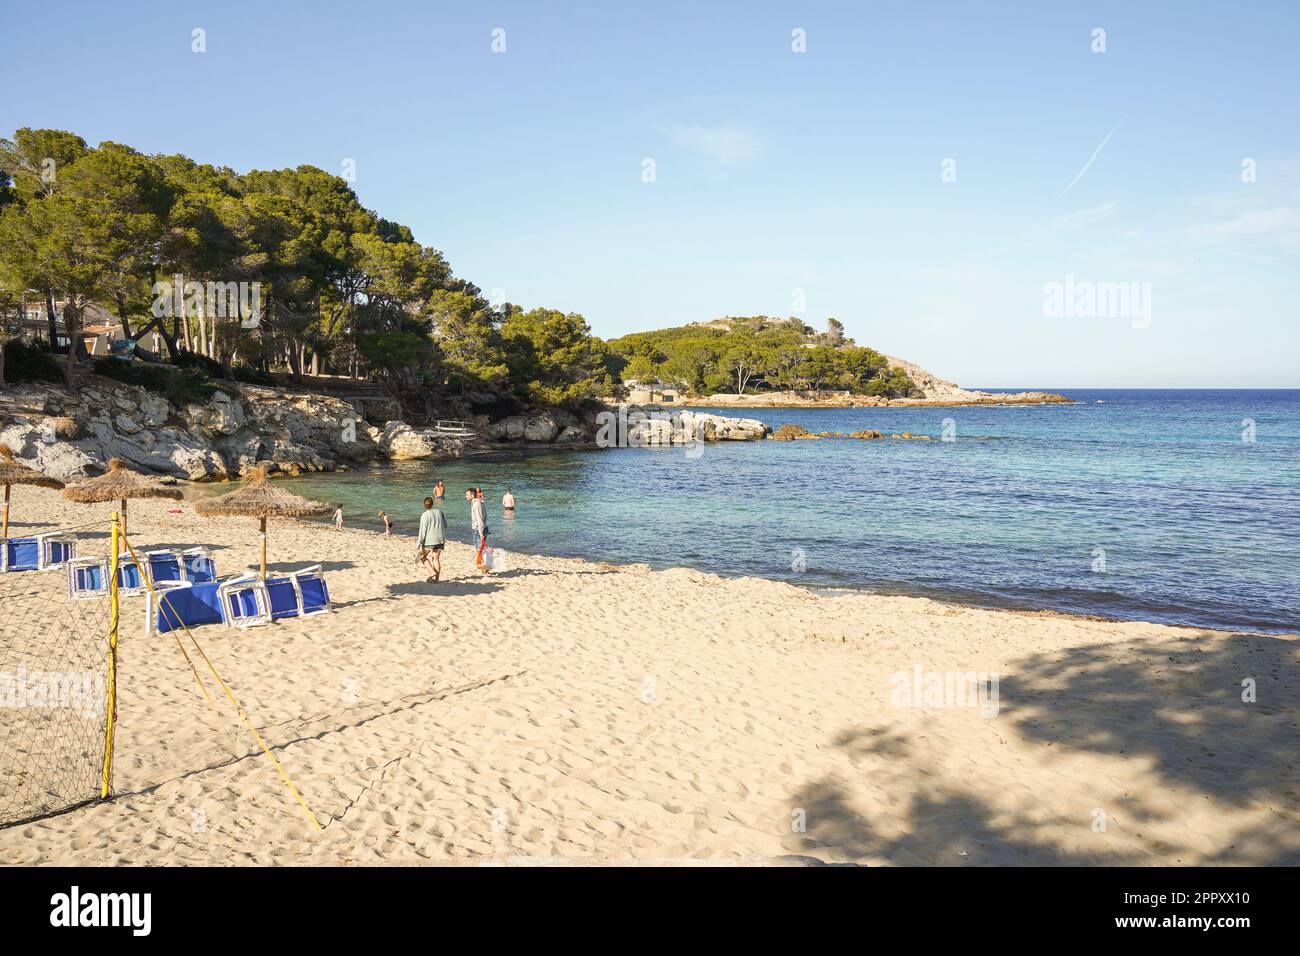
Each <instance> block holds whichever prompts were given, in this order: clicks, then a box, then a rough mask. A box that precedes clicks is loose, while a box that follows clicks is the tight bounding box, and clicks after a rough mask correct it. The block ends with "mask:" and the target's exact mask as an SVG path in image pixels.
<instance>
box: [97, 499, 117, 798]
mask: <svg viewBox="0 0 1300 956" xmlns="http://www.w3.org/2000/svg"><path fill="white" fill-rule="evenodd" d="M121 522H122V518H121V515H120V514H119V513H118V512H116V511H114V512H113V530H112V533H111V534H110V538H111V539H112V540H111V542H110V547H109V549H108V553H109V558H108V566H109V567H108V699H107V701H106V708H107V713H106V715H105V721H104V774H103V777H102V778H101V780H100V786H99V799H101V800H107V799H108V790H109V783H110V782H111V780H112V777H113V726H114V724H115V723H116V722H117V624H118V596H117V571H118V554H117V550H118V547H119V546H120V536H121V530H122V529H121Z"/></svg>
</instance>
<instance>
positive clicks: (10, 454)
mask: <svg viewBox="0 0 1300 956" xmlns="http://www.w3.org/2000/svg"><path fill="white" fill-rule="evenodd" d="M0 484H2V485H4V486H5V514H4V530H3V531H0V541H8V540H9V486H10V485H35V486H36V487H38V488H62V487H63V482H61V481H59V480H58V479H57V478H47V477H45V475H42V474H41V473H40V472H39V471H37V470H36V469H35V468H28V467H27V466H26V465H24V464H23V463H22V462H20V461H14V450H13V449H12V448H10V447H9V446H8V445H0Z"/></svg>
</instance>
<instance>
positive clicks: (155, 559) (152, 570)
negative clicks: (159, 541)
mask: <svg viewBox="0 0 1300 956" xmlns="http://www.w3.org/2000/svg"><path fill="white" fill-rule="evenodd" d="M145 560H147V561H148V562H149V575H150V577H151V578H152V579H153V582H154V584H158V583H160V582H162V581H184V580H185V579H186V578H185V562H184V560H183V559H182V558H181V553H180V552H179V551H172V550H171V549H169V548H159V549H157V550H156V551H147V552H145Z"/></svg>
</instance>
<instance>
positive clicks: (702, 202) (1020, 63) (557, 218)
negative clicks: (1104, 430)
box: [0, 0, 1300, 387]
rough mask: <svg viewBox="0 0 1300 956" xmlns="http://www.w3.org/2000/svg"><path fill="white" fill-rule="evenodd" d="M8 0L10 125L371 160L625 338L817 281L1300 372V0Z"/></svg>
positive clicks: (917, 325)
mask: <svg viewBox="0 0 1300 956" xmlns="http://www.w3.org/2000/svg"><path fill="white" fill-rule="evenodd" d="M0 10H2V11H3V20H2V21H0V63H3V64H4V66H3V71H4V77H5V79H4V87H5V88H4V91H3V94H2V95H0V135H3V136H8V135H11V134H12V131H13V130H14V129H15V128H17V127H20V126H48V127H58V128H63V129H69V130H73V131H75V132H77V133H79V134H80V135H82V136H84V137H85V138H86V139H87V140H89V141H90V142H92V143H98V142H99V141H101V140H104V139H112V140H116V141H119V142H124V143H128V144H130V145H132V146H134V147H136V148H137V149H141V150H144V151H146V152H183V153H186V154H189V155H191V156H193V157H195V158H196V159H198V160H200V161H203V162H210V163H216V164H225V165H230V166H232V167H234V168H236V169H238V170H241V171H242V170H246V169H249V168H274V167H281V166H294V165H298V164H302V163H310V164H314V165H317V166H320V167H322V168H324V169H326V170H330V171H333V172H341V171H342V168H343V166H342V164H343V162H344V160H345V159H349V158H350V159H354V160H355V161H356V169H357V179H356V183H355V187H356V190H357V192H358V194H359V195H360V197H361V199H362V201H363V202H364V203H365V204H366V205H368V206H370V207H371V208H373V209H375V210H376V211H378V212H379V213H380V214H382V215H384V216H386V217H388V218H390V219H395V220H397V221H399V222H403V223H406V224H407V225H409V226H411V228H412V229H413V230H414V231H415V235H416V237H417V238H418V239H419V240H420V241H421V242H424V243H426V244H428V245H432V246H435V247H437V248H439V249H441V250H442V251H443V252H444V253H445V254H446V256H447V257H448V259H449V260H450V262H451V264H452V266H453V268H454V269H455V270H456V272H457V273H458V274H459V275H463V276H465V277H466V278H468V279H470V280H472V281H473V282H475V283H477V284H478V285H479V286H481V287H482V288H484V289H485V290H491V289H494V288H500V289H502V290H504V293H505V295H506V297H507V298H509V299H510V301H513V302H518V303H521V304H522V305H524V306H526V307H532V306H536V305H546V306H550V307H553V308H560V309H564V310H568V311H575V312H581V313H582V314H583V315H585V316H586V317H587V319H588V321H589V322H590V323H591V325H592V327H593V329H594V330H595V331H596V332H597V333H598V334H600V335H604V336H614V335H618V334H621V333H624V332H628V331H634V330H638V329H647V328H654V327H658V326H664V325H670V324H679V323H684V322H689V321H697V320H705V319H710V318H714V317H716V316H719V315H725V314H732V315H751V314H760V313H762V314H769V315H789V314H791V313H792V311H793V309H794V306H795V304H796V302H795V296H796V291H795V290H800V289H801V290H803V294H804V296H805V297H806V303H807V308H806V311H805V312H803V313H801V317H802V318H804V319H805V320H806V321H808V322H810V323H812V324H814V325H818V326H821V325H822V323H823V322H824V319H825V317H826V316H828V315H834V316H837V317H838V318H839V319H841V321H843V322H844V323H845V325H846V327H847V329H848V332H849V334H850V335H853V336H854V337H855V338H857V340H858V341H859V343H861V344H865V345H871V346H873V347H875V348H879V349H881V350H883V351H886V352H889V353H891V354H895V355H901V356H903V357H906V358H909V359H912V360H914V361H917V362H919V363H920V364H922V365H924V366H927V367H928V368H930V369H932V370H933V371H935V372H937V373H939V374H941V375H944V376H946V377H950V378H954V379H956V380H958V381H959V382H961V383H962V384H965V385H974V386H979V385H985V386H1057V387H1068V386H1087V385H1100V386H1107V385H1115V386H1123V385H1132V386H1139V385H1147V386H1181V385H1189V386H1193V385H1201V386H1225V387H1226V386H1243V385H1261V386H1300V359H1298V357H1300V331H1298V326H1300V309H1298V304H1300V268H1297V265H1298V263H1300V122H1297V120H1298V119H1300V115H1298V114H1300V79H1298V77H1300V70H1298V69H1297V66H1296V63H1297V52H1296V51H1297V50H1300V3H1296V2H1294V0H1279V2H1232V3H1230V2H1221V3H1197V2H1150V0H1148V2H1142V3H1131V2H1125V3H1083V2H1079V3H1047V2H1023V3H1021V2H988V3H981V4H974V3H967V2H916V3H872V4H868V3H853V2H844V3H830V2H827V3H814V4H806V3H804V4H797V3H745V4H741V3H734V4H722V3H718V4H714V3H708V4H706V3H698V2H697V3H676V2H663V0H656V2H654V3H645V4H637V3H610V2H600V3H597V2H589V3H582V2H542V0H529V2H522V3H480V2H475V3H471V2H463V3H438V2H429V0H424V2H411V3H398V2H392V3H384V2H379V0H375V2H369V3H366V2H359V0H353V2H345V3H332V2H324V0H318V2H311V3H305V2H304V3H289V2H268V0H261V2H256V3H246V2H238V0H236V2H226V0H223V2H211V0H204V2H169V3H126V2H124V3H112V4H109V3H99V2H95V3H90V2H85V3H79V4H74V3H62V2H51V0H46V2H42V3H28V2H24V3H18V2H14V0H0ZM196 27H201V28H203V29H204V30H206V41H207V52H206V53H203V54H196V53H193V52H191V31H192V30H193V29H194V28H196ZM1097 27H1101V28H1104V29H1105V30H1106V52H1104V53H1094V52H1093V50H1092V45H1093V40H1092V31H1093V29H1094V28H1097ZM495 28H503V29H504V30H505V31H506V32H505V41H506V50H505V52H504V53H494V52H493V51H492V49H491V43H492V36H491V33H492V31H493V29H495ZM795 28H801V29H803V30H805V31H806V36H807V52H806V53H802V54H798V53H794V52H792V50H791V42H792V41H791V31H792V30H794V29H795ZM1108 134H1110V137H1109V139H1106V137H1107V135H1108ZM1103 141H1105V145H1104V146H1102V147H1101V149H1100V151H1099V152H1097V150H1098V147H1099V145H1100V144H1102V143H1103ZM1094 153H1096V155H1095V158H1093V159H1092V163H1091V165H1090V166H1088V167H1087V169H1086V172H1083V175H1081V176H1079V175H1078V174H1079V173H1080V172H1081V170H1083V169H1084V167H1085V165H1086V164H1087V163H1088V161H1089V159H1090V157H1094ZM647 158H649V159H653V160H654V161H655V173H656V180H655V182H653V183H646V182H643V181H642V163H643V160H645V159H647ZM946 158H952V159H954V160H955V161H956V181H955V182H950V183H945V182H943V181H942V178H941V163H942V162H943V160H944V159H946ZM1246 158H1249V159H1253V160H1255V162H1256V164H1257V166H1256V169H1257V179H1256V181H1255V182H1254V183H1243V182H1242V168H1241V164H1242V160H1243V159H1246ZM1076 177H1077V178H1076ZM1067 274H1073V275H1074V276H1075V278H1076V280H1077V281H1092V282H1103V281H1113V282H1118V281H1135V282H1149V283H1150V289H1151V315H1150V324H1149V326H1147V327H1144V328H1135V327H1134V322H1131V321H1128V320H1125V319H1122V318H1091V319H1085V318H1048V317H1046V316H1045V315H1044V306H1043V302H1044V291H1043V290H1044V284H1045V283H1048V282H1053V281H1057V282H1063V281H1064V279H1065V276H1066V275H1067ZM1138 324H1141V323H1140V322H1139V323H1138Z"/></svg>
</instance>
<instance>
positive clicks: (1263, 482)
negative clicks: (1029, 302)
mask: <svg viewBox="0 0 1300 956" xmlns="http://www.w3.org/2000/svg"><path fill="white" fill-rule="evenodd" d="M1068 394H1069V395H1070V396H1071V397H1072V398H1075V399H1077V400H1078V402H1079V404H1077V405H1071V406H1042V407H1036V406H1028V407H1026V406H1007V407H979V408H941V409H901V408H895V409H849V410H842V409H825V410H805V409H788V410H781V409H776V410H774V409H761V410H754V411H752V412H739V411H738V412H733V413H732V414H748V415H752V416H753V417H756V418H761V419H763V420H764V421H767V422H770V423H771V424H772V425H773V426H779V425H780V424H782V423H784V422H798V423H800V424H803V425H806V426H807V427H808V428H810V429H812V430H814V431H842V432H848V431H854V430H857V429H861V428H878V429H881V430H883V431H885V432H886V433H889V432H895V431H897V432H901V431H911V432H913V433H914V434H928V435H933V436H935V437H936V439H937V438H939V437H940V436H941V435H942V433H943V431H944V427H945V421H944V420H945V419H950V420H951V429H952V430H953V431H954V432H955V438H956V440H955V441H952V442H945V441H938V440H936V441H932V442H915V441H888V440H885V441H857V440H830V439H823V440H820V441H798V442H789V443H786V442H781V443H778V442H749V443H740V442H737V443H719V444H710V445H707V446H705V449H704V453H703V454H702V455H701V456H699V457H689V456H688V455H687V454H686V453H685V452H684V451H683V450H681V449H675V450H669V449H663V450H650V449H618V450H611V451H604V452H594V453H557V454H547V455H544V456H540V457H532V458H528V459H524V460H514V461H496V462H463V463H451V464H447V463H441V464H437V465H412V466H407V467H391V468H384V469H376V470H374V471H367V472H361V473H352V474H347V475H338V476H324V477H316V478H301V479H294V480H292V481H290V482H286V486H288V487H291V488H292V490H294V491H297V492H299V493H301V494H306V495H310V496H312V497H316V498H319V499H321V500H327V501H331V502H340V501H341V502H343V503H344V505H345V511H346V513H347V520H348V522H349V523H350V524H353V525H362V526H368V527H375V528H378V527H379V523H378V520H377V518H376V517H375V516H376V513H377V512H378V511H379V510H380V509H384V510H386V511H388V512H389V514H390V515H392V516H393V517H394V519H395V520H396V522H397V525H398V531H399V533H406V534H410V533H412V532H413V531H414V528H415V525H416V521H417V519H418V515H419V512H420V510H421V506H420V499H421V498H422V497H423V496H424V495H425V494H426V493H427V492H428V491H429V490H430V488H431V487H432V485H433V481H434V479H435V478H436V477H441V478H442V479H443V480H444V481H445V482H446V483H447V487H448V499H447V501H446V502H445V503H444V505H443V508H444V510H445V511H446V513H447V516H448V523H449V527H450V529H451V532H452V536H453V537H456V538H459V539H461V540H468V539H469V515H468V509H467V507H466V504H465V502H464V500H463V497H462V495H463V492H464V489H465V487H466V486H467V485H470V484H476V485H482V486H483V487H484V489H485V491H486V492H487V493H488V497H489V513H490V522H491V525H492V531H493V538H492V541H493V543H494V544H495V545H497V546H499V547H503V548H506V549H507V550H515V551H524V552H534V553H542V554H555V555H566V556H580V557H586V558H592V559H599V560H608V561H616V562H627V561H642V562H648V563H650V564H651V565H654V566H657V567H666V566H674V565H687V566H691V567H696V568H700V569H704V570H709V571H717V572H722V573H727V574H752V575H761V576H763V577H769V578H779V579H784V580H789V581H793V582H797V583H800V584H806V585H810V586H821V587H834V588H865V589H868V590H872V591H878V592H887V593H906V594H923V595H928V596H932V597H937V598H940V599H944V600H950V601H957V602H961V603H972V604H983V605H991V606H1010V607H1019V608H1052V609H1057V610H1062V611H1071V612H1078V613H1086V614H1095V615H1102V616H1108V617H1116V618H1129V619H1140V620H1151V621H1162V622H1167V623H1181V624H1193V625H1204V626H1215V627H1229V628H1250V629H1258V630H1295V629H1297V628H1300V590H1298V586H1300V390H1286V391H1256V390H1242V391H1207V390H1188V391H1172V390H1168V391H1166V390H1161V391H1147V390H1083V389H1077V390H1073V391H1070V392H1068ZM1251 423H1253V430H1254V441H1253V442H1250V441H1243V434H1244V435H1245V437H1247V438H1249V437H1250V436H1249V430H1250V428H1251ZM506 485H510V486H511V487H512V488H513V489H514V492H515V495H516V496H517V497H518V499H519V511H518V515H517V517H514V518H505V517H503V516H502V515H501V509H500V507H499V503H500V498H501V493H502V491H503V489H504V488H505V486H506ZM395 556H396V555H395ZM321 557H325V556H324V555H322V556H321ZM402 557H403V558H404V557H405V555H404V554H403V555H402Z"/></svg>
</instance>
